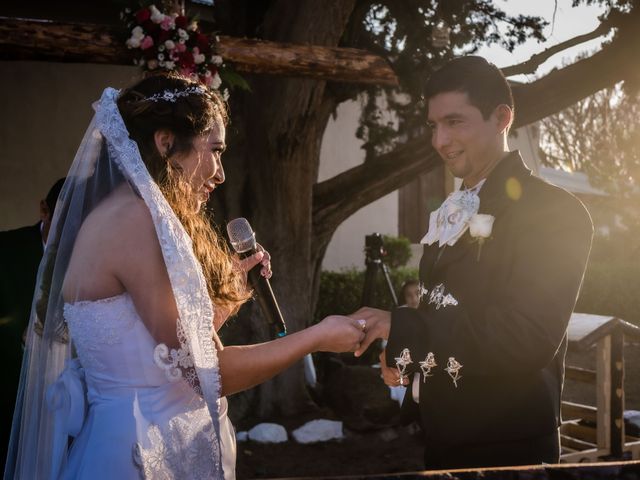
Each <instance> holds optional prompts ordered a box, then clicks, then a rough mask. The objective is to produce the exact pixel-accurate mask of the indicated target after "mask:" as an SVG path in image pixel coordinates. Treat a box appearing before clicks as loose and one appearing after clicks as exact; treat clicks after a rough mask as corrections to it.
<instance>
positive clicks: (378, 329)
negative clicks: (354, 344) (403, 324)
mask: <svg viewBox="0 0 640 480" xmlns="http://www.w3.org/2000/svg"><path fill="white" fill-rule="evenodd" d="M349 317H351V318H353V319H356V320H364V321H366V322H367V323H366V326H365V328H364V332H365V337H364V340H362V342H361V343H360V348H358V349H357V350H356V351H355V352H354V354H355V356H356V357H359V356H360V355H362V354H363V353H364V352H365V350H366V349H367V348H369V345H371V342H373V341H374V340H376V339H378V338H384V339H385V340H386V339H387V338H389V330H390V328H391V313H390V312H387V311H386V310H378V309H377V308H370V307H362V308H361V309H360V310H358V311H357V312H354V313H352V314H351V315H349Z"/></svg>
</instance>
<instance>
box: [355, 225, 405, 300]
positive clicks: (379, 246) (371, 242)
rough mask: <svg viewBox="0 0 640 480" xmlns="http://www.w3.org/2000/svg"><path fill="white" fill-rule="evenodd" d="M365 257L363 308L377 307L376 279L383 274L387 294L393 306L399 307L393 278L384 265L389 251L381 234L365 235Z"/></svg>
mask: <svg viewBox="0 0 640 480" xmlns="http://www.w3.org/2000/svg"><path fill="white" fill-rule="evenodd" d="M364 256H365V265H366V266H367V270H366V271H365V274H364V289H363V292H362V306H363V307H364V306H369V307H373V306H377V303H378V300H379V299H377V298H376V297H377V295H376V288H375V284H376V277H377V275H378V274H379V273H381V274H382V277H383V279H384V284H385V286H386V290H387V293H388V295H389V298H390V299H391V302H392V305H393V306H398V298H397V297H396V292H395V290H394V288H393V284H392V283H391V277H390V276H389V269H388V268H387V266H386V265H385V263H384V257H386V256H387V250H386V249H385V248H384V241H383V239H382V235H380V234H379V233H372V234H370V235H365V237H364Z"/></svg>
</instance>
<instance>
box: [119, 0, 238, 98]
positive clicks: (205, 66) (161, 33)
mask: <svg viewBox="0 0 640 480" xmlns="http://www.w3.org/2000/svg"><path fill="white" fill-rule="evenodd" d="M123 20H125V21H126V22H127V28H128V32H129V34H130V36H129V38H128V39H127V41H126V45H127V47H128V48H129V49H132V50H136V52H135V53H136V58H135V60H134V63H135V64H136V65H139V66H141V67H142V68H143V69H144V70H145V71H155V70H158V69H164V70H167V71H176V72H179V73H180V74H182V75H185V76H187V77H191V78H194V79H196V80H199V81H200V82H202V83H203V84H204V85H206V86H207V87H210V88H213V89H216V90H217V89H219V88H220V84H221V83H222V79H221V78H220V69H221V68H222V67H224V65H223V60H222V57H220V56H219V55H216V54H215V45H216V43H217V40H218V38H217V37H216V36H214V35H206V34H204V33H201V32H200V30H199V27H198V23H197V21H196V20H194V19H189V18H188V17H186V16H185V15H179V14H177V13H173V14H169V15H167V14H164V13H162V12H161V11H160V10H158V8H157V7H156V6H155V5H150V6H147V7H142V8H140V9H139V10H137V11H133V10H132V9H130V8H127V9H125V10H124V12H123ZM225 93H226V92H225Z"/></svg>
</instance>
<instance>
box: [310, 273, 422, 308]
mask: <svg viewBox="0 0 640 480" xmlns="http://www.w3.org/2000/svg"><path fill="white" fill-rule="evenodd" d="M389 276H390V278H391V283H392V284H393V287H394V289H395V292H396V295H397V296H398V300H399V301H401V300H400V287H401V286H402V284H403V283H404V282H405V281H407V280H409V279H411V278H418V271H417V270H416V269H414V268H407V267H402V268H394V269H390V271H389ZM363 288H364V271H363V270H356V269H349V270H343V271H340V272H329V271H325V272H322V273H321V274H320V293H319V295H318V304H317V306H316V312H315V315H314V317H315V320H316V321H319V320H322V319H323V318H324V317H326V316H327V315H332V314H342V315H345V314H349V313H352V312H354V311H355V310H357V309H358V308H360V307H361V306H362V303H361V301H362V293H363ZM373 297H374V299H375V302H374V305H371V306H373V307H377V308H383V309H389V308H391V306H392V300H391V297H390V295H389V293H388V290H387V286H386V282H385V281H384V278H383V276H382V274H381V273H380V274H379V275H378V276H377V278H376V282H375V285H374V295H373Z"/></svg>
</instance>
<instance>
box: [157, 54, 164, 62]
mask: <svg viewBox="0 0 640 480" xmlns="http://www.w3.org/2000/svg"><path fill="white" fill-rule="evenodd" d="M158 60H159V61H160V62H162V61H164V53H159V54H158Z"/></svg>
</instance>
